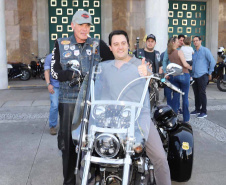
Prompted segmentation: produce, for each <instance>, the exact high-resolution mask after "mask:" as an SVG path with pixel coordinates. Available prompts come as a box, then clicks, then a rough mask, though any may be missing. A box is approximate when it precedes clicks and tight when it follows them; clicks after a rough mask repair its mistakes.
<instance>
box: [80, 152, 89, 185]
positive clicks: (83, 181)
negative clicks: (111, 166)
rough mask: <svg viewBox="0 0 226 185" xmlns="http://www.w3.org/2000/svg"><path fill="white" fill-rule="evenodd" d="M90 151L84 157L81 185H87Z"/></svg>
mask: <svg viewBox="0 0 226 185" xmlns="http://www.w3.org/2000/svg"><path fill="white" fill-rule="evenodd" d="M90 159H91V151H90V150H89V151H88V152H87V153H86V155H85V165H84V170H83V176H82V185H87V182H88V177H89V169H90Z"/></svg>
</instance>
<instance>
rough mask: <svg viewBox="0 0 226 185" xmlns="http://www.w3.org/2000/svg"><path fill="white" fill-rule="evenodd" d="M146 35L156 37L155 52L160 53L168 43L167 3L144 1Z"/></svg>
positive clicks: (163, 1)
mask: <svg viewBox="0 0 226 185" xmlns="http://www.w3.org/2000/svg"><path fill="white" fill-rule="evenodd" d="M145 8H146V9H145V13H146V25H145V27H146V34H147V35H148V34H151V33H152V34H154V35H155V36H156V46H155V50H158V51H160V53H162V52H163V51H165V50H166V47H167V41H168V1H167V0H157V1H156V0H145Z"/></svg>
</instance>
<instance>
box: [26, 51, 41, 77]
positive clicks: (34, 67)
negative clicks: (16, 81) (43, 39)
mask: <svg viewBox="0 0 226 185" xmlns="http://www.w3.org/2000/svg"><path fill="white" fill-rule="evenodd" d="M32 55H33V57H34V58H35V59H36V61H34V60H32V61H31V62H30V64H29V69H30V70H31V75H32V77H34V78H36V77H39V78H41V79H43V80H45V75H44V64H45V57H42V58H39V57H38V56H35V55H34V53H32Z"/></svg>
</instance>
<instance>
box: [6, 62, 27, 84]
mask: <svg viewBox="0 0 226 185" xmlns="http://www.w3.org/2000/svg"><path fill="white" fill-rule="evenodd" d="M7 69H8V79H14V78H20V80H23V81H26V80H29V79H30V78H31V73H30V71H29V69H28V65H27V64H24V63H21V62H20V63H14V62H8V63H7Z"/></svg>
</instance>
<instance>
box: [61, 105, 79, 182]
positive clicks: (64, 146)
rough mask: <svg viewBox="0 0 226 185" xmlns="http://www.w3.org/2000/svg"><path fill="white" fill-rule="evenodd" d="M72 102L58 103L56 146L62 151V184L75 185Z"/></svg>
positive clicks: (75, 156)
mask: <svg viewBox="0 0 226 185" xmlns="http://www.w3.org/2000/svg"><path fill="white" fill-rule="evenodd" d="M74 107H75V104H74V103H60V104H59V115H60V129H59V132H58V148H59V149H60V150H61V151H62V159H63V175H64V184H63V185H75V182H76V178H75V174H74V171H75V165H76V159H77V154H76V153H75V146H74V144H73V141H72V136H71V123H72V119H73V113H74Z"/></svg>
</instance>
